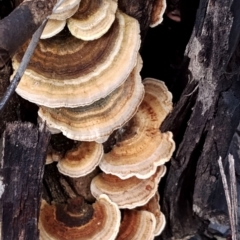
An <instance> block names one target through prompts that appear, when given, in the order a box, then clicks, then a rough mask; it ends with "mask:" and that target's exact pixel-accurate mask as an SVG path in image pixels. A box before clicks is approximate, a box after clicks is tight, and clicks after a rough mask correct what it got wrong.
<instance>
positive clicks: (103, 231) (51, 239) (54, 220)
mask: <svg viewBox="0 0 240 240" xmlns="http://www.w3.org/2000/svg"><path fill="white" fill-rule="evenodd" d="M120 217H121V216H120V211H119V209H118V207H117V205H116V204H115V203H113V202H111V201H110V200H109V198H108V197H107V196H106V195H102V196H100V197H99V198H98V200H97V201H96V202H95V203H94V204H93V205H92V206H91V205H87V204H86V203H83V199H80V198H76V199H72V200H70V202H69V203H68V204H67V205H60V204H59V205H57V204H53V205H49V204H48V203H46V201H42V205H41V209H40V217H39V230H40V239H42V240H69V239H72V240H93V239H102V240H104V239H105V240H114V239H115V238H116V235H117V233H118V230H119V225H120Z"/></svg>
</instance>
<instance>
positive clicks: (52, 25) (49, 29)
mask: <svg viewBox="0 0 240 240" xmlns="http://www.w3.org/2000/svg"><path fill="white" fill-rule="evenodd" d="M65 25H66V20H62V21H59V20H54V19H49V20H48V22H47V24H46V26H45V28H44V30H43V32H42V35H41V39H46V38H50V37H53V36H55V35H57V34H58V33H60V32H61V31H62V30H63V29H64V27H65Z"/></svg>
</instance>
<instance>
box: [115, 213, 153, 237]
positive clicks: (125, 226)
mask: <svg viewBox="0 0 240 240" xmlns="http://www.w3.org/2000/svg"><path fill="white" fill-rule="evenodd" d="M155 226H156V219H155V217H154V215H153V214H152V213H151V212H148V211H144V210H140V211H136V210H128V209H124V210H123V219H122V221H121V225H120V229H119V233H118V235H117V238H116V240H153V239H154V229H155Z"/></svg>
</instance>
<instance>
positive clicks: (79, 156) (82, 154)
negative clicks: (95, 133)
mask: <svg viewBox="0 0 240 240" xmlns="http://www.w3.org/2000/svg"><path fill="white" fill-rule="evenodd" d="M102 156H103V146H102V144H99V143H96V142H80V143H78V144H77V146H75V147H74V148H73V149H71V150H69V151H68V152H67V153H66V154H65V156H64V157H63V158H62V159H60V160H59V161H58V164H57V168H58V170H59V172H60V173H62V174H64V175H67V176H69V177H73V178H77V177H82V176H85V175H87V174H89V173H90V172H92V171H93V170H94V169H95V168H96V167H97V166H98V164H99V162H100V160H101V159H102Z"/></svg>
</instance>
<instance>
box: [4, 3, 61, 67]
mask: <svg viewBox="0 0 240 240" xmlns="http://www.w3.org/2000/svg"><path fill="white" fill-rule="evenodd" d="M56 2H57V0H39V1H33V0H29V1H25V2H23V3H22V4H20V5H19V6H18V7H17V8H16V9H15V10H14V11H13V12H12V13H11V14H9V15H8V16H7V17H5V18H4V19H3V20H1V21H0V68H2V67H3V66H4V65H5V64H6V62H7V61H8V60H9V59H10V58H11V57H12V56H13V54H14V53H15V52H16V51H17V49H18V48H19V47H20V46H22V44H24V43H25V42H26V41H27V40H28V39H29V38H31V36H32V35H33V33H34V32H35V31H36V30H37V29H38V27H39V26H40V25H41V23H42V22H43V20H45V19H46V17H47V16H48V15H50V14H51V12H52V9H53V7H54V5H55V4H56Z"/></svg>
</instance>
